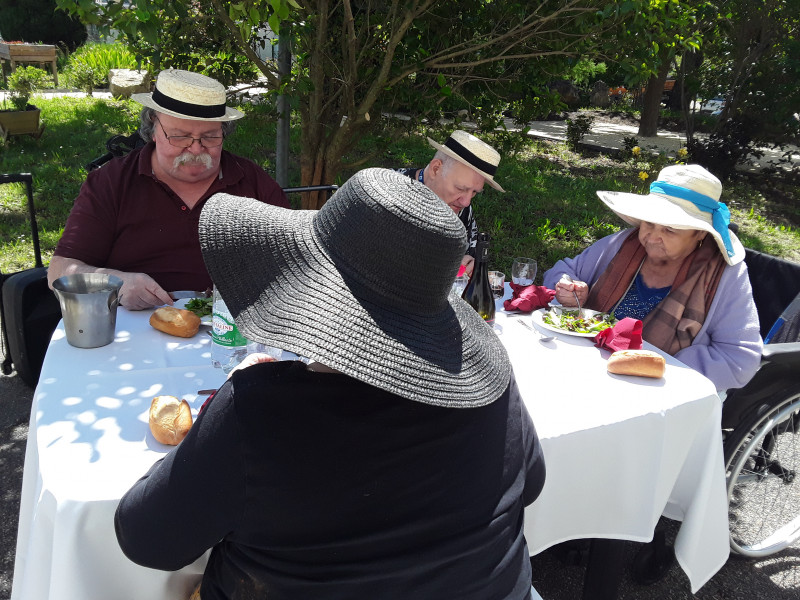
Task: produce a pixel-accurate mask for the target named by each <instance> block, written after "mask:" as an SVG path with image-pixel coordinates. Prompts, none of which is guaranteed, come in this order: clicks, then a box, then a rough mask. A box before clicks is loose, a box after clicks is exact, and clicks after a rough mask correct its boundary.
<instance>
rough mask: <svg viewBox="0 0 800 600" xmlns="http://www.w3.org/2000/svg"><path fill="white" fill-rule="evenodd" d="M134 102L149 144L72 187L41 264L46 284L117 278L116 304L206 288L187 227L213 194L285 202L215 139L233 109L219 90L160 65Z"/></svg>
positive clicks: (159, 300)
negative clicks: (62, 222)
mask: <svg viewBox="0 0 800 600" xmlns="http://www.w3.org/2000/svg"><path fill="white" fill-rule="evenodd" d="M133 99H134V100H136V101H137V102H139V103H141V104H142V105H144V109H142V113H141V126H140V128H139V133H140V135H141V136H142V137H143V138H144V139H145V140H146V141H148V142H149V143H148V144H147V145H146V146H144V147H143V148H141V149H139V150H134V151H133V152H131V153H130V154H128V155H127V156H125V157H123V158H120V159H116V160H113V161H111V162H110V163H108V164H107V165H105V166H104V167H103V168H101V169H98V170H96V171H93V172H91V173H90V174H89V176H88V177H87V178H86V182H85V183H84V184H83V186H82V187H81V191H80V193H79V195H78V198H77V199H76V200H75V205H74V207H73V209H72V212H71V213H70V215H69V218H68V219H67V223H66V226H65V228H64V234H63V236H62V237H61V240H60V241H59V243H58V246H57V247H56V250H55V254H54V256H53V258H52V260H51V261H50V266H49V269H48V282H49V283H50V286H51V287H52V284H53V282H54V281H55V280H56V279H58V278H59V277H61V276H62V275H70V274H72V273H95V272H96V273H109V274H112V275H116V276H117V277H120V278H121V279H122V281H123V285H122V289H121V290H120V302H121V304H122V306H125V307H126V308H128V309H133V310H139V309H144V308H149V307H152V306H160V305H162V304H172V299H171V298H170V295H169V292H173V291H177V290H206V289H208V288H209V287H210V286H211V278H210V276H209V275H208V271H207V270H206V267H205V264H204V263H203V257H202V255H201V253H200V242H199V238H198V233H197V225H198V222H199V219H200V211H201V209H202V208H203V205H204V204H205V201H206V200H207V199H208V198H209V197H211V196H212V195H214V194H216V193H217V192H225V193H228V194H232V195H236V196H247V197H251V198H256V199H258V200H261V201H262V202H266V203H268V204H274V205H276V206H282V207H285V208H288V207H289V202H288V201H287V200H286V196H285V194H284V193H283V190H282V189H281V188H280V186H278V184H277V183H276V182H275V181H274V180H273V179H272V178H271V177H270V176H269V175H267V173H266V172H265V171H264V170H263V169H262V168H261V167H259V166H258V165H256V164H255V163H254V162H252V161H250V160H247V159H245V158H242V157H240V156H236V155H234V154H231V153H230V152H226V151H225V150H223V149H222V143H223V141H224V139H225V137H226V136H227V135H229V134H230V133H231V132H232V131H233V129H234V127H235V123H234V121H235V120H236V119H240V118H241V117H243V116H244V114H243V113H241V112H239V111H238V110H235V109H233V108H230V107H227V106H225V88H224V87H223V86H222V85H221V84H220V83H219V82H217V81H216V80H214V79H211V78H210V77H206V76H205V75H200V74H198V73H190V72H188V71H178V70H172V69H170V70H167V71H162V72H161V73H160V74H159V76H158V80H157V82H156V87H155V90H154V91H153V92H152V93H147V94H134V95H133Z"/></svg>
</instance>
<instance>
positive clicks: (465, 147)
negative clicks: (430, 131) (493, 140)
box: [428, 130, 505, 192]
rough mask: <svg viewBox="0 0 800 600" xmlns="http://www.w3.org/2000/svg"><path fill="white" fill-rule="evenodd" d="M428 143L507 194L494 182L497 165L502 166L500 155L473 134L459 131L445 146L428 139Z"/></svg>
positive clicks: (451, 136) (455, 132)
mask: <svg viewBox="0 0 800 600" xmlns="http://www.w3.org/2000/svg"><path fill="white" fill-rule="evenodd" d="M428 143H429V144H430V145H431V146H433V147H434V148H436V149H437V150H439V151H441V152H444V153H445V154H446V155H447V156H449V157H450V158H453V159H455V160H457V161H458V162H460V163H461V164H464V165H466V166H468V167H469V168H470V169H472V170H474V171H477V172H478V174H479V175H481V176H483V178H484V179H485V180H486V183H488V184H489V185H490V186H492V187H493V188H494V189H496V190H497V191H499V192H505V190H504V189H503V188H502V187H500V184H499V183H497V182H496V181H495V180H494V174H495V173H496V172H497V165H499V164H500V153H499V152H497V150H495V149H494V148H492V147H491V146H490V145H489V144H487V143H486V142H484V141H482V140H480V139H478V138H476V137H475V136H474V135H472V134H471V133H468V132H466V131H461V130H457V131H454V132H453V133H451V134H450V137H449V138H447V140H446V141H445V143H444V144H440V143H439V142H437V141H436V140H433V139H431V138H428Z"/></svg>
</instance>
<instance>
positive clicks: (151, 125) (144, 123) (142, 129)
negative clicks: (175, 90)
mask: <svg viewBox="0 0 800 600" xmlns="http://www.w3.org/2000/svg"><path fill="white" fill-rule="evenodd" d="M157 116H158V112H157V111H156V110H155V109H153V108H150V107H149V106H145V107H144V108H142V112H141V113H139V136H140V137H141V138H142V139H143V140H144V141H145V142H152V141H153V131H154V130H155V128H156V117H157ZM234 131H236V121H222V135H223V137H228V136H229V135H230V134H232V133H233V132H234Z"/></svg>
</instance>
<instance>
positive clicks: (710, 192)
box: [597, 165, 744, 265]
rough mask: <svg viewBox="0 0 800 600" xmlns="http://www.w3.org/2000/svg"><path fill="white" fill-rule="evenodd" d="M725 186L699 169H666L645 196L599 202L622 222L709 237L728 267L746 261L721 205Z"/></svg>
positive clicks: (607, 195) (608, 195) (611, 195)
mask: <svg viewBox="0 0 800 600" xmlns="http://www.w3.org/2000/svg"><path fill="white" fill-rule="evenodd" d="M721 194H722V183H720V181H719V179H717V178H716V177H715V176H714V175H712V174H711V173H709V172H708V171H707V170H706V169H704V168H703V167H701V166H700V165H671V166H669V167H664V168H663V169H662V170H661V172H660V173H659V174H658V179H657V180H656V181H654V182H653V183H652V184H651V185H650V193H649V194H646V195H642V194H631V193H627V192H606V191H598V192H597V195H598V196H599V197H600V199H601V200H602V201H603V202H604V203H605V204H606V206H608V207H609V208H610V209H611V210H613V211H614V212H615V213H616V214H617V215H618V216H619V217H620V218H621V219H622V220H623V221H625V222H626V223H629V224H631V225H633V226H636V227H638V226H639V224H640V223H641V222H642V221H646V222H648V223H655V224H656V225H663V226H665V227H673V228H675V229H699V230H701V231H707V232H708V233H710V234H711V235H712V236H713V237H714V240H715V241H716V243H717V246H718V247H719V251H720V252H721V253H722V256H723V257H724V258H725V261H726V262H727V263H728V264H729V265H735V264H738V263H740V262H741V261H742V260H744V247H743V246H742V243H741V242H740V241H739V238H737V237H736V234H734V233H733V232H732V231H731V230H730V229H728V225H729V224H730V212H729V211H728V207H727V206H726V205H725V204H723V203H722V202H720V201H719V198H720V195H721Z"/></svg>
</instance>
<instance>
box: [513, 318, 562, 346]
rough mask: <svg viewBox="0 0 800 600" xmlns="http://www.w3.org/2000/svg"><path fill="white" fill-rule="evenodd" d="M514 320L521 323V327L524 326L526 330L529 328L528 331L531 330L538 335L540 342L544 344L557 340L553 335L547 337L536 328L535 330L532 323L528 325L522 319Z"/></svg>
mask: <svg viewBox="0 0 800 600" xmlns="http://www.w3.org/2000/svg"><path fill="white" fill-rule="evenodd" d="M514 320H515V321H516V322H517V323H519V324H520V325H522V326H523V327H525V328H527V329H530V330H531V331H533V332H534V333H536V334H538V335H539V340H540V341H542V342H550V341H552V340H554V339H555V337H553V336H552V335H545V334H543V333H542V332H541V331H539V330H538V329H536V328H535V327H534V326H533V325H531V324H530V323H526V322H525V321H523V320H522V319H514Z"/></svg>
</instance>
